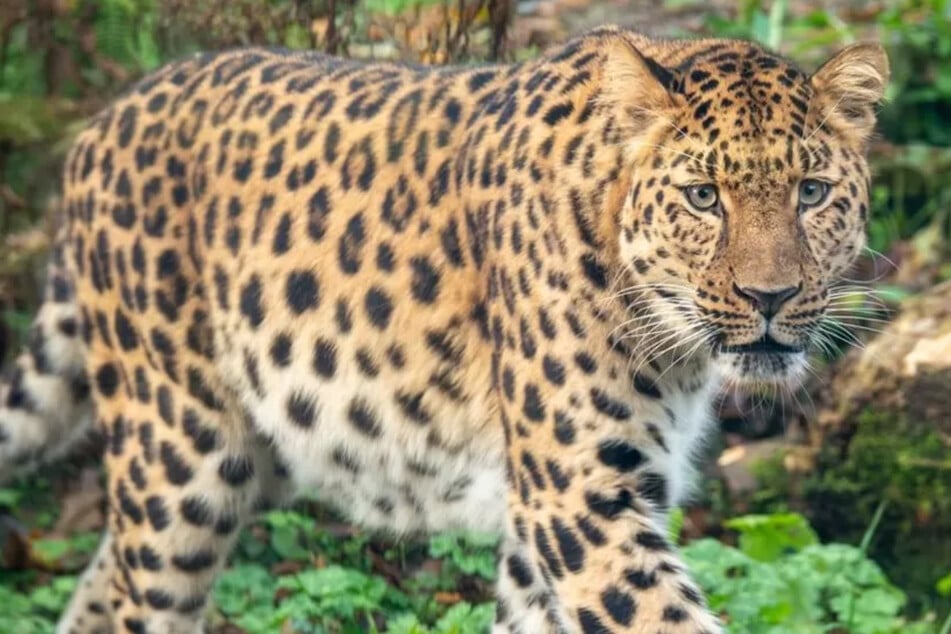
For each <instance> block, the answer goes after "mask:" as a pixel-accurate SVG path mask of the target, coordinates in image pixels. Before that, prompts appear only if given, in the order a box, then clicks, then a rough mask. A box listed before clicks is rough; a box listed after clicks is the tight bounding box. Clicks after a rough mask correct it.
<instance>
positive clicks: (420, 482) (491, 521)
mask: <svg viewBox="0 0 951 634" xmlns="http://www.w3.org/2000/svg"><path fill="white" fill-rule="evenodd" d="M262 387H263V393H262V392H255V391H253V390H247V391H244V392H243V394H244V399H243V400H244V407H245V410H246V411H247V412H248V414H249V416H250V417H251V419H252V421H253V424H254V426H255V427H256V428H257V431H258V432H259V433H261V434H262V435H263V436H264V437H266V438H268V439H269V440H270V444H271V445H272V446H273V447H274V448H275V451H276V454H277V457H278V458H279V460H280V462H281V463H282V464H283V465H284V466H285V467H286V469H287V471H288V476H289V479H290V488H291V491H290V493H291V494H292V495H295V496H305V497H313V498H317V499H319V500H322V501H326V502H327V503H329V505H331V506H332V507H335V508H337V509H338V510H339V511H341V512H342V513H343V514H344V515H345V516H346V517H347V518H349V519H350V520H352V521H354V522H355V523H357V524H359V525H361V526H363V527H366V528H369V529H374V530H380V531H383V532H385V533H389V534H404V533H431V532H435V531H441V530H452V529H468V530H476V531H485V532H497V531H499V530H500V528H501V525H502V519H503V517H504V513H505V500H506V493H505V492H506V486H505V474H504V459H503V450H504V440H503V438H502V434H501V430H499V429H497V428H491V427H490V426H488V425H485V424H482V422H481V421H484V420H485V419H486V412H487V411H488V408H487V407H486V404H485V403H482V402H474V403H473V402H470V403H466V404H456V403H444V402H441V406H439V407H435V406H431V407H430V410H431V412H432V413H433V415H434V417H433V420H432V421H430V422H429V423H428V424H426V425H420V424H419V423H418V421H412V420H408V419H407V417H406V415H405V414H404V413H403V412H402V411H401V410H400V408H399V407H398V406H397V405H396V403H395V402H394V400H393V397H392V394H393V391H392V390H388V389H387V388H386V386H381V385H370V384H368V383H367V381H366V380H363V381H360V380H358V379H357V377H353V380H352V381H348V380H347V378H346V374H345V373H342V372H338V377H337V379H336V380H335V381H332V382H330V383H329V384H320V383H319V382H316V381H307V380H303V381H300V382H297V381H285V382H278V381H275V382H273V383H271V384H265V386H262ZM289 402H298V403H300V404H301V405H300V406H299V408H302V409H304V410H307V409H312V414H311V413H307V415H308V416H312V420H313V423H312V424H310V425H308V426H302V425H301V424H300V422H301V420H300V416H301V415H302V414H300V412H298V414H297V415H296V416H295V415H291V414H289V413H288V407H287V403H289ZM433 402H434V403H437V402H440V401H439V399H435V398H434V399H433ZM355 428H356V429H358V430H360V432H361V433H354V430H355Z"/></svg>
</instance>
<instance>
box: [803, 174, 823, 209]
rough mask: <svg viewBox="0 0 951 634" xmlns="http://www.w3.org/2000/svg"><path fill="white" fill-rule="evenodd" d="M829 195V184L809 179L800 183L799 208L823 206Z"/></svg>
mask: <svg viewBox="0 0 951 634" xmlns="http://www.w3.org/2000/svg"><path fill="white" fill-rule="evenodd" d="M828 195H829V183H826V182H824V181H820V180H816V179H814V178H807V179H806V180H804V181H802V182H801V183H799V207H800V208H801V209H805V208H807V207H815V206H817V205H820V204H822V202H823V201H824V200H825V199H826V196H828Z"/></svg>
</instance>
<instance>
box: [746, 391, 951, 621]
mask: <svg viewBox="0 0 951 634" xmlns="http://www.w3.org/2000/svg"><path fill="white" fill-rule="evenodd" d="M756 473H757V477H758V480H759V483H760V487H759V489H758V491H757V493H756V494H755V496H754V497H753V499H751V501H750V505H751V508H752V509H753V510H754V511H755V512H776V511H783V510H786V509H788V508H790V507H792V508H794V509H797V510H800V511H802V512H804V513H805V514H806V515H807V516H808V517H809V519H810V521H811V523H812V525H813V526H814V527H815V529H816V531H817V533H818V534H819V536H820V538H821V539H822V540H823V541H838V542H846V543H852V544H859V543H861V541H862V538H863V536H864V535H865V533H866V532H867V531H868V529H869V526H870V525H871V523H872V517H873V516H874V514H875V511H876V509H877V508H878V506H879V505H880V504H881V503H882V502H883V501H884V502H885V503H886V509H885V513H884V515H883V517H882V520H881V522H880V524H879V525H878V526H877V528H876V530H875V533H874V536H873V538H872V540H871V543H870V550H869V553H870V555H871V556H872V557H873V558H874V559H875V560H876V561H877V562H878V563H879V564H880V565H881V566H882V567H883V568H885V570H886V571H887V573H888V575H889V577H890V578H891V579H892V581H893V582H895V583H896V584H897V585H898V586H899V587H901V588H903V589H905V590H906V591H907V592H908V593H909V596H910V598H911V607H912V609H913V610H915V611H918V610H922V609H926V608H927V607H929V606H930V605H932V604H933V602H934V601H935V600H936V597H937V595H936V593H935V589H934V585H935V582H936V581H937V580H938V579H939V578H940V577H942V576H943V575H945V574H947V573H948V572H949V571H951V539H949V538H948V535H951V455H949V453H948V450H947V448H946V445H945V443H944V442H942V440H941V438H940V436H939V433H938V432H937V431H935V430H934V429H933V428H930V427H928V426H926V425H921V424H916V422H914V421H909V420H907V419H906V418H905V417H903V416H896V415H894V414H891V413H887V412H875V411H871V410H865V411H864V412H863V413H862V414H861V415H860V416H859V418H858V421H857V424H856V426H855V431H854V434H853V435H852V437H851V438H850V439H849V442H848V443H847V446H846V448H845V449H844V450H843V449H842V448H841V447H832V446H828V447H824V448H823V449H821V450H820V453H819V456H818V460H817V464H816V469H815V470H814V471H813V472H812V473H811V474H809V475H806V476H803V477H792V476H790V474H788V473H786V471H785V469H783V467H782V462H781V458H777V459H776V460H775V461H773V460H771V461H768V462H764V463H761V464H760V465H759V467H758V468H757V470H756Z"/></svg>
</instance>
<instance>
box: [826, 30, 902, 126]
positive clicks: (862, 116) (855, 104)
mask: <svg viewBox="0 0 951 634" xmlns="http://www.w3.org/2000/svg"><path fill="white" fill-rule="evenodd" d="M888 73H889V70H888V56H887V55H886V54H885V49H883V48H882V47H881V46H879V45H878V44H853V45H852V46H848V47H846V48H844V49H842V50H841V51H839V52H838V53H836V54H835V55H833V56H832V58H831V59H829V60H828V61H827V62H826V63H825V64H823V65H822V66H820V67H819V70H817V71H816V72H815V73H814V74H813V75H812V79H811V80H810V81H811V83H812V87H813V89H814V90H815V94H816V97H815V99H816V100H817V103H818V104H819V107H820V108H821V115H822V118H824V119H825V120H826V121H827V122H828V123H829V124H830V125H831V126H832V127H834V128H835V129H837V130H839V131H841V132H843V133H845V134H847V135H849V136H851V137H852V138H853V139H855V140H856V141H858V142H859V143H862V144H864V143H865V142H866V141H867V140H868V138H869V137H870V136H871V134H872V130H873V129H874V127H875V106H876V105H877V104H878V102H880V101H881V100H882V98H883V97H884V95H885V87H886V86H887V85H888Z"/></svg>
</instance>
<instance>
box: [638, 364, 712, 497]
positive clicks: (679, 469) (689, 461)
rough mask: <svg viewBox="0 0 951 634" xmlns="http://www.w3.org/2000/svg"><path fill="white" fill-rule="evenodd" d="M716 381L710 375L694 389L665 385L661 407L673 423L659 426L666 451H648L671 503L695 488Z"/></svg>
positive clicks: (687, 495)
mask: <svg viewBox="0 0 951 634" xmlns="http://www.w3.org/2000/svg"><path fill="white" fill-rule="evenodd" d="M718 385H719V382H718V381H717V380H716V379H715V378H714V377H713V376H710V377H709V378H707V380H706V381H704V382H703V383H702V384H701V386H700V387H699V388H698V389H695V390H689V391H688V390H684V389H681V388H679V387H677V386H675V385H670V386H666V387H665V389H664V398H663V401H662V403H661V405H662V407H664V408H666V409H667V410H668V411H669V414H668V412H664V415H665V416H667V415H672V418H673V422H672V423H671V422H670V421H668V424H665V425H663V426H662V434H663V437H664V442H665V444H666V447H667V451H663V450H661V449H659V448H654V449H653V450H652V451H649V452H648V453H649V455H650V457H651V461H652V462H653V463H654V465H655V467H654V468H655V469H657V470H658V471H660V472H661V473H663V474H664V475H665V477H666V478H667V484H668V492H669V494H670V501H671V504H672V505H674V506H677V505H679V504H682V503H684V502H685V501H687V500H688V499H689V498H690V496H691V494H692V493H693V491H694V489H695V488H696V466H695V465H696V454H697V453H698V452H699V450H700V449H701V448H702V447H703V443H704V442H705V441H706V440H707V439H708V438H709V436H710V434H711V433H712V426H713V422H714V417H713V399H714V396H715V394H716V391H717V387H718Z"/></svg>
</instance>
